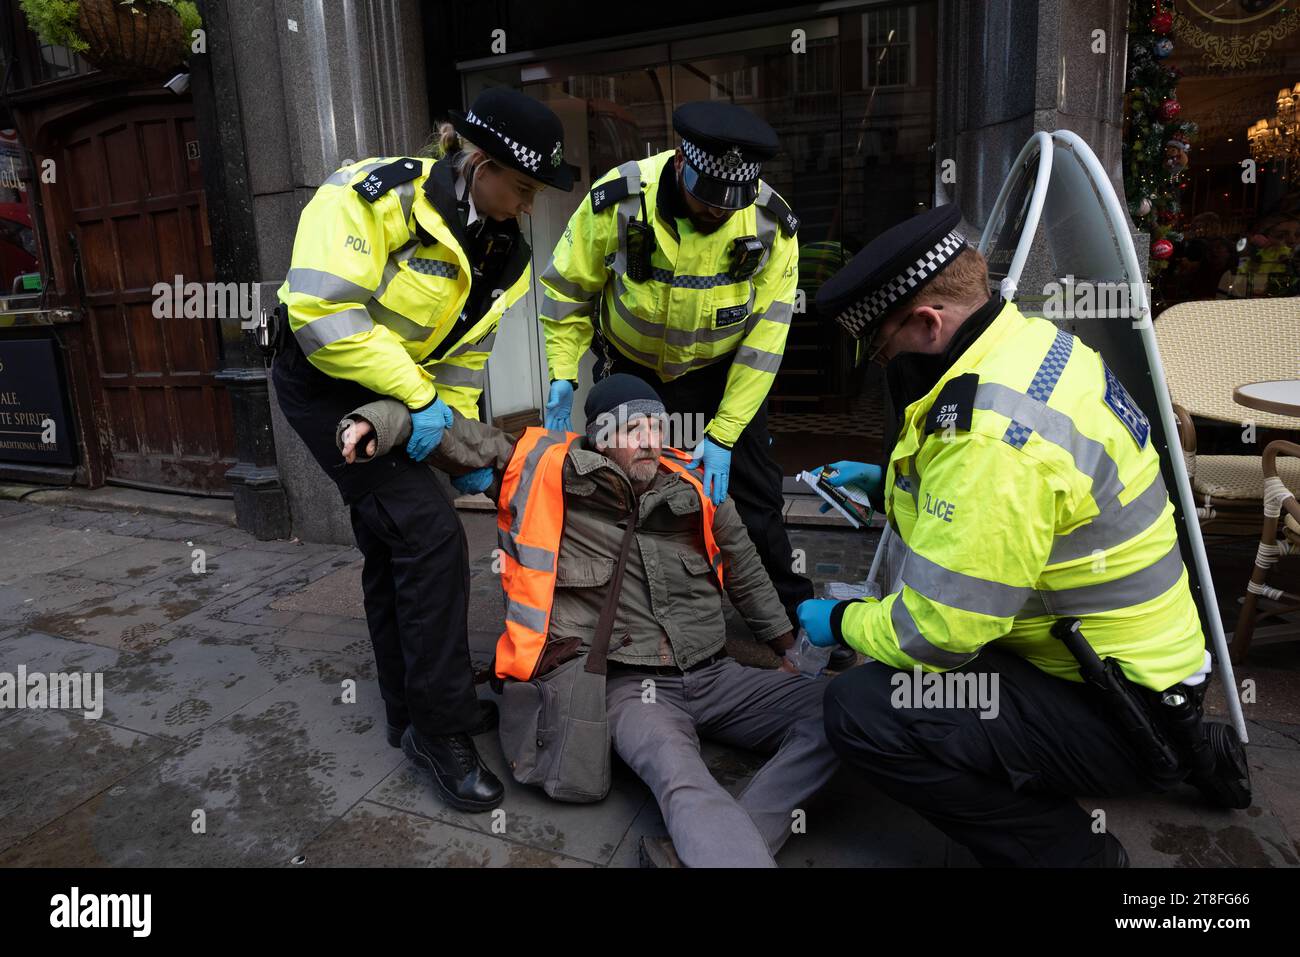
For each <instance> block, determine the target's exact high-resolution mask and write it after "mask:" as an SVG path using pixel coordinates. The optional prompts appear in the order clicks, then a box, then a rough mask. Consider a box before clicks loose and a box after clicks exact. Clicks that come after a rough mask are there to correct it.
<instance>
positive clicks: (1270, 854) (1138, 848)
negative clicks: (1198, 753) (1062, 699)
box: [1079, 751, 1300, 867]
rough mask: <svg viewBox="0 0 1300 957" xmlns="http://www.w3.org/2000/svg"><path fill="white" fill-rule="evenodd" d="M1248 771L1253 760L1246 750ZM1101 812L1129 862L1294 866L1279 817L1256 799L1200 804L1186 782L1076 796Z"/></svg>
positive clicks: (1298, 862) (1290, 845)
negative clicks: (1238, 804)
mask: <svg viewBox="0 0 1300 957" xmlns="http://www.w3.org/2000/svg"><path fill="white" fill-rule="evenodd" d="M1248 755H1249V757H1250V763H1251V773H1252V775H1255V774H1256V773H1257V771H1256V769H1257V768H1258V767H1259V761H1258V759H1257V758H1256V756H1255V754H1254V753H1253V751H1250V752H1248ZM1079 804H1080V806H1081V807H1083V808H1084V810H1086V811H1089V812H1090V813H1091V812H1093V811H1095V810H1097V809H1100V810H1103V811H1105V813H1106V827H1107V829H1108V830H1109V831H1110V832H1111V833H1112V834H1114V835H1115V836H1116V837H1117V838H1119V839H1120V840H1121V841H1122V842H1123V843H1124V848H1125V850H1127V851H1128V856H1129V860H1130V861H1131V862H1132V865H1133V866H1134V867H1297V866H1300V856H1298V855H1297V851H1296V847H1295V842H1294V841H1293V840H1292V839H1291V838H1290V837H1288V835H1287V832H1286V829H1285V827H1284V825H1283V823H1282V821H1281V820H1280V819H1279V818H1278V817H1277V816H1276V815H1275V814H1274V813H1273V812H1272V811H1271V810H1270V809H1269V808H1268V807H1267V806H1265V805H1263V804H1261V803H1260V802H1258V801H1256V802H1255V803H1254V804H1253V805H1252V806H1251V807H1249V808H1247V809H1245V810H1244V811H1230V810H1223V809H1219V808H1214V807H1211V806H1209V805H1208V804H1206V802H1205V801H1204V800H1202V799H1201V797H1200V795H1199V794H1198V793H1197V792H1196V791H1195V790H1194V789H1192V788H1191V787H1180V788H1178V789H1177V790H1175V791H1171V792H1169V793H1167V794H1163V795H1143V796H1140V797H1133V798H1123V799H1117V798H1086V797H1085V798H1080V799H1079Z"/></svg>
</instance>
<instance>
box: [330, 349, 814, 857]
mask: <svg viewBox="0 0 1300 957" xmlns="http://www.w3.org/2000/svg"><path fill="white" fill-rule="evenodd" d="M586 413H587V422H588V427H587V436H586V438H585V439H581V438H579V439H577V440H576V441H573V442H572V444H570V445H569V449H568V452H567V455H566V456H565V459H564V463H563V506H564V523H563V531H562V533H561V536H560V541H559V543H558V546H559V547H558V549H556V552H557V553H558V556H559V559H558V568H557V575H556V582H555V585H556V587H555V589H554V598H553V599H552V604H551V607H550V608H549V609H546V610H544V611H548V612H549V626H548V630H547V634H546V639H545V645H544V647H543V649H542V650H541V653H540V658H539V660H540V662H541V664H540V665H539V666H538V670H539V671H544V670H545V669H546V665H547V662H549V661H552V660H556V659H560V660H563V658H564V649H572V650H576V649H577V648H578V647H580V646H585V645H586V643H588V642H589V641H590V640H591V637H592V634H593V632H594V631H595V628H596V621H597V618H598V617H599V615H600V611H601V608H602V606H603V605H604V602H605V597H606V590H605V588H603V587H601V586H602V585H608V583H609V580H610V575H611V571H612V569H613V567H614V564H615V562H616V560H617V558H618V555H619V552H620V545H621V541H622V538H623V529H622V528H620V527H619V522H620V520H623V519H624V518H625V517H626V516H627V515H628V514H629V512H630V511H631V509H632V508H633V507H635V508H636V509H637V516H638V518H637V530H636V533H635V534H636V544H637V545H638V547H637V548H633V549H631V550H630V552H629V557H628V561H627V566H626V572H625V577H624V579H623V584H622V589H621V593H620V595H619V599H618V611H617V615H616V617H615V621H614V630H613V633H612V634H613V638H612V641H611V644H610V651H609V669H608V679H607V683H606V702H607V707H608V712H609V723H610V734H611V737H612V739H613V745H614V749H615V750H616V751H617V752H618V754H619V755H620V756H621V757H622V758H623V760H624V761H626V762H627V763H628V765H629V766H630V767H631V768H632V769H633V770H634V771H635V772H636V773H637V775H638V776H640V778H641V779H642V780H643V781H645V783H646V784H647V785H649V787H650V790H651V791H652V792H653V793H654V796H655V799H656V800H657V801H658V802H659V808H660V810H661V811H662V812H663V816H664V821H665V822H666V824H667V826H668V833H669V835H670V836H671V838H672V845H673V848H675V851H676V855H677V857H678V858H680V860H681V862H682V863H684V864H686V865H687V866H691V867H696V866H710V867H772V866H774V862H773V855H774V854H775V853H776V851H777V850H778V849H779V848H780V847H781V845H782V844H784V843H785V840H786V838H787V837H789V835H790V833H791V823H792V812H793V811H794V810H795V809H796V808H799V807H800V806H801V805H802V802H803V801H804V800H805V799H807V798H808V797H809V796H811V795H812V794H813V793H814V792H816V791H817V790H818V789H819V788H820V787H821V786H822V785H823V784H825V783H826V781H827V780H828V779H829V778H830V776H831V775H832V773H833V772H834V771H835V768H836V766H837V763H838V762H837V759H836V757H835V755H834V754H833V753H832V751H831V749H830V747H829V745H828V744H827V741H826V736H825V731H824V729H823V724H822V703H821V702H822V694H823V692H824V690H825V682H824V681H823V679H820V678H819V679H809V678H806V677H804V676H802V675H799V674H792V673H790V672H789V671H787V670H784V669H780V670H771V669H765V668H751V667H745V666H742V665H740V664H739V663H737V662H736V661H735V660H733V659H731V658H729V657H728V656H727V654H726V651H725V647H724V646H725V631H726V627H725V622H724V619H723V612H722V594H721V590H720V588H719V584H718V578H717V577H715V575H717V573H716V572H715V571H714V564H713V562H712V561H711V560H710V552H711V551H712V546H714V545H716V549H717V557H718V558H719V560H720V571H721V576H720V577H721V579H722V581H723V583H724V587H725V588H726V591H727V595H728V597H729V598H730V600H731V602H732V604H733V605H734V606H735V607H736V609H737V611H739V612H740V614H741V616H743V617H744V619H745V621H746V623H747V624H748V625H749V627H750V629H751V631H752V632H753V633H754V637H755V638H756V639H757V640H759V641H763V642H767V643H768V644H769V646H771V647H772V648H773V650H774V651H776V652H777V653H778V654H784V651H785V650H786V649H787V648H789V647H791V645H792V644H793V636H792V634H791V632H790V621H789V618H788V616H787V615H786V612H785V609H784V608H783V607H782V605H781V599H780V598H779V597H778V596H777V593H776V589H775V588H774V587H773V586H772V583H771V581H770V579H769V578H768V576H767V573H766V572H765V571H764V569H763V565H762V563H761V561H760V560H759V557H758V554H757V552H756V551H755V550H754V545H753V543H752V542H751V541H750V538H749V534H748V533H747V532H746V530H745V526H744V524H743V523H742V522H741V521H740V517H739V515H738V514H737V512H736V508H735V506H734V505H733V504H732V502H731V501H730V500H726V501H724V502H723V503H722V504H721V505H720V506H718V507H717V509H716V510H714V509H713V507H712V504H711V503H710V502H708V499H707V497H705V496H703V495H702V494H701V493H700V492H699V489H698V483H697V482H694V481H692V479H690V478H688V477H687V475H686V474H683V471H684V470H678V469H675V468H672V467H670V466H669V465H668V464H667V463H666V462H665V461H661V452H662V447H661V439H660V435H661V431H662V421H663V414H664V406H663V404H662V403H661V402H660V401H659V397H658V396H657V395H656V394H655V392H654V390H653V389H652V388H651V387H650V386H649V385H648V384H647V383H645V382H644V381H642V380H641V379H639V378H637V377H636V376H630V375H622V374H620V375H613V376H610V377H609V378H607V379H604V380H602V381H601V382H600V383H598V384H597V385H596V386H595V387H594V388H593V389H592V390H591V392H590V393H589V395H588V397H587V402H586ZM409 419H410V416H409V414H408V411H407V409H406V407H405V406H404V405H402V404H401V403H399V402H395V401H390V400H385V401H382V402H374V403H371V404H369V405H366V406H363V407H362V408H360V409H357V410H356V411H355V412H353V413H352V414H351V415H350V416H349V417H348V418H346V419H344V421H343V422H341V423H339V433H338V435H339V445H340V448H342V450H343V453H344V457H345V458H346V459H347V460H348V461H353V460H355V459H357V458H358V457H359V453H360V451H361V450H363V449H364V451H365V453H366V456H365V457H369V456H373V455H383V454H384V453H385V452H386V451H387V450H388V449H389V448H391V447H392V446H394V445H396V444H397V443H399V442H404V441H405V437H406V434H407V432H408V431H409V428H410V425H409ZM372 433H373V437H372ZM563 436H564V433H560V432H551V433H548V437H554V439H556V440H562V438H563ZM569 438H570V439H572V438H574V437H573V436H572V435H570V436H569ZM515 441H516V440H515V439H513V438H512V437H511V436H508V435H506V434H505V433H503V432H501V431H500V430H498V429H495V428H493V427H492V426H490V425H486V424H484V423H481V422H475V421H471V420H468V419H464V418H461V417H459V416H457V417H456V421H455V423H454V425H453V426H452V427H451V428H449V429H448V430H447V432H446V433H445V435H444V437H443V440H442V442H441V444H440V445H439V446H438V448H437V450H436V451H435V453H434V455H433V456H431V458H430V462H431V463H432V464H434V465H435V466H436V467H438V468H442V469H446V470H449V471H451V472H452V473H453V474H455V473H458V472H466V471H468V470H472V469H480V470H483V473H482V481H481V482H480V484H479V487H480V488H483V489H485V490H489V494H495V493H496V491H497V488H498V485H497V482H498V480H499V477H500V475H501V473H503V472H504V471H505V469H506V467H507V466H508V465H509V464H510V461H511V458H512V456H513V454H514V445H515ZM539 446H540V443H539ZM530 458H531V457H530ZM488 470H491V471H490V472H489V471H488ZM489 484H490V489H489ZM533 494H540V493H539V492H538V490H537V489H536V488H535V487H534V489H533ZM710 513H712V520H711V524H710V525H709V530H711V532H712V541H711V542H708V543H707V544H706V536H705V535H704V534H703V532H704V530H705V528H704V525H703V523H704V521H706V520H707V519H708V517H709V514H710ZM506 640H507V639H506V638H505V637H503V645H502V646H498V647H499V650H498V666H499V667H500V664H501V658H502V654H501V648H502V647H503V646H504V643H505V642H506ZM569 653H570V654H571V653H572V651H570V652H569ZM647 678H650V679H653V685H652V686H647V685H643V682H645V681H646V679H647ZM647 687H653V689H654V694H653V695H652V696H647V695H646V688H647ZM701 735H703V736H704V737H707V738H710V739H713V740H716V741H719V742H722V743H724V744H728V745H734V746H737V747H742V748H749V749H753V750H756V751H762V752H766V753H770V754H773V757H772V758H771V759H770V760H769V761H768V762H767V763H766V764H765V765H764V766H763V767H762V769H760V770H759V772H758V773H757V774H756V775H755V776H754V778H753V780H751V781H750V783H749V785H748V786H747V787H746V788H745V789H744V790H743V791H742V792H741V793H740V795H739V796H738V797H736V798H733V797H731V795H730V794H728V793H727V791H726V790H725V789H724V788H723V787H722V785H720V784H719V783H718V782H717V781H715V780H714V778H713V776H712V775H711V774H710V773H709V770H708V768H707V767H706V766H705V764H704V761H703V759H702V758H701V757H700V736H701ZM671 850H672V848H668V847H664V846H663V845H661V844H654V843H650V844H647V843H643V845H642V855H643V859H645V858H649V862H650V863H661V862H665V861H668V862H671V858H672V855H671V853H670V852H671Z"/></svg>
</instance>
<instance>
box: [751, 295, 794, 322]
mask: <svg viewBox="0 0 1300 957" xmlns="http://www.w3.org/2000/svg"><path fill="white" fill-rule="evenodd" d="M793 316H794V306H793V305H791V304H790V303H788V302H782V301H781V300H780V299H777V300H776V301H775V302H773V303H772V305H770V306H768V307H767V312H764V313H762V314H761V315H759V316H758V317H757V318H758V319H766V320H767V321H768V322H775V323H778V324H779V325H782V326H788V325H790V319H791V318H792V317H793Z"/></svg>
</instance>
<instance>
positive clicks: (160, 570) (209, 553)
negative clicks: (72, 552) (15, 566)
mask: <svg viewBox="0 0 1300 957" xmlns="http://www.w3.org/2000/svg"><path fill="white" fill-rule="evenodd" d="M196 549H201V550H202V552H203V556H201V557H202V558H203V559H204V561H205V562H206V564H207V567H208V569H209V572H210V571H211V570H212V569H213V567H214V565H215V563H214V562H213V559H214V558H215V557H216V556H218V555H221V554H222V553H223V552H226V551H228V550H229V549H228V548H223V547H222V546H219V545H197V544H196V545H193V546H191V545H188V544H186V543H185V542H184V541H177V542H173V541H158V540H156V539H141V540H139V541H137V542H135V543H134V544H131V545H128V546H126V547H125V548H119V549H117V550H116V551H113V552H109V553H108V554H105V555H100V556H98V557H96V558H89V559H87V560H86V561H84V562H78V563H77V564H75V565H69V566H67V567H66V568H64V569H62V571H61V574H62V575H65V576H70V577H77V578H89V579H92V580H94V581H100V582H116V583H118V584H123V585H135V584H142V583H144V582H149V581H154V580H156V579H159V578H168V579H171V580H173V581H180V580H184V579H187V578H190V577H191V576H194V575H195V574H196V573H195V572H194V568H195V567H196V566H195V562H196V561H198V560H199V557H198V556H195V554H194V552H195V551H196ZM197 567H203V566H202V565H199V566H197Z"/></svg>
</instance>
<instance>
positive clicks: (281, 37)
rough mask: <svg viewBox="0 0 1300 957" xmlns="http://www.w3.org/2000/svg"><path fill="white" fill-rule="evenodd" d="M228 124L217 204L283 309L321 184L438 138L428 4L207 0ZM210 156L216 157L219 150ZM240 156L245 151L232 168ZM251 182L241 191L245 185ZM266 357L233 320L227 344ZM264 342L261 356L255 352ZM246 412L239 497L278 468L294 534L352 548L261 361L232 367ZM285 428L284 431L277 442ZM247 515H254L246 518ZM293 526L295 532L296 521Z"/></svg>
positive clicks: (242, 271) (223, 124)
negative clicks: (302, 223)
mask: <svg viewBox="0 0 1300 957" xmlns="http://www.w3.org/2000/svg"><path fill="white" fill-rule="evenodd" d="M204 7H206V9H205V10H204V11H203V12H204V14H205V18H206V19H208V22H209V25H210V29H209V63H210V66H211V70H212V73H213V77H214V84H213V85H214V88H215V95H214V103H215V113H216V114H219V118H218V119H217V121H216V123H215V125H216V127H217V128H218V129H219V130H220V136H221V139H222V140H223V142H224V143H225V144H226V147H227V149H228V150H229V152H230V153H231V154H235V153H238V154H241V159H242V169H241V170H239V171H237V172H238V175H235V174H232V176H231V181H228V182H227V184H226V185H227V189H226V191H225V192H224V193H223V194H222V195H221V198H220V199H219V200H217V202H216V203H215V204H214V199H215V198H216V197H214V190H212V189H210V190H209V192H208V202H209V209H210V213H211V215H212V216H213V218H214V220H215V219H216V218H217V216H218V211H217V210H214V209H213V208H212V207H213V206H214V205H218V206H219V207H220V209H219V213H220V216H221V217H222V218H224V219H225V220H226V222H227V227H226V228H227V229H228V231H229V232H230V234H231V236H232V240H233V241H234V245H236V246H238V248H239V249H240V250H241V252H242V255H241V256H240V257H237V262H238V270H237V275H236V278H239V279H242V280H244V281H251V280H253V279H255V280H256V281H259V282H260V283H261V284H262V285H261V289H262V303H263V305H264V306H267V307H268V308H273V307H274V305H275V302H276V297H275V291H276V289H278V288H279V286H280V284H281V282H282V281H283V279H284V275H285V273H286V272H287V271H288V269H289V260H290V257H291V253H292V250H293V239H294V233H295V231H296V228H297V224H298V215H299V213H300V212H301V211H302V208H303V207H304V206H305V205H306V204H307V202H308V200H310V199H311V196H312V194H313V193H314V192H315V190H316V187H317V186H318V185H319V184H320V182H321V181H322V180H323V179H325V177H326V176H328V175H329V173H331V172H332V171H333V170H335V169H336V168H338V167H339V166H340V165H342V164H344V163H345V162H349V161H352V160H358V159H362V158H364V157H367V156H385V155H397V154H402V153H410V152H415V151H418V150H419V149H420V148H421V147H422V146H424V144H425V142H426V140H427V137H428V134H429V109H428V103H427V99H426V96H425V84H424V58H423V39H422V35H421V24H420V10H419V2H418V0H229V2H226V3H221V4H217V3H211V2H209V3H205V4H204ZM205 155H206V154H205ZM227 165H230V166H235V165H240V164H237V163H235V162H234V161H233V160H232V161H231V163H229V164H227ZM232 182H233V185H234V186H236V187H237V188H234V189H231V188H229V187H230V186H231V185H232ZM236 332H238V338H239V340H240V345H239V346H238V347H237V351H240V352H241V354H242V355H244V356H249V355H256V349H255V348H254V347H253V345H252V342H251V339H250V338H249V336H248V335H247V334H246V333H243V332H242V330H232V331H231V336H230V337H229V339H228V343H227V348H228V349H230V348H231V347H232V346H234V343H233V340H234V339H235V338H237V336H236ZM249 350H251V353H250V352H249ZM223 380H224V381H226V383H227V386H228V387H229V388H231V395H232V398H235V397H236V396H237V395H239V394H240V392H241V390H242V391H243V392H244V393H246V394H247V395H248V404H249V405H250V406H255V407H256V408H255V409H252V408H250V409H249V410H248V411H247V412H246V413H241V412H240V411H239V410H238V409H237V410H236V423H237V425H239V426H240V428H245V426H244V425H242V424H241V423H243V422H244V421H245V420H247V421H248V422H249V423H250V424H249V425H247V428H248V430H249V436H250V438H252V437H255V441H253V442H252V443H251V446H250V449H249V454H250V455H251V456H253V458H250V459H248V460H247V461H246V460H245V455H244V452H243V450H242V448H241V453H240V464H239V466H237V467H236V468H235V469H233V470H232V472H231V475H230V476H229V477H230V478H231V481H232V483H234V484H235V487H236V501H237V502H238V501H239V500H240V497H241V493H240V489H241V488H243V489H244V490H245V494H244V495H243V497H244V498H245V499H250V500H252V499H253V498H254V497H255V496H256V495H259V494H261V493H262V492H263V491H265V488H266V483H267V482H269V481H270V479H271V476H272V474H273V473H278V474H276V477H275V482H276V485H277V487H281V488H282V490H283V491H282V495H284V496H287V501H288V512H289V514H290V516H291V518H292V533H293V534H294V535H297V536H298V537H299V538H302V539H303V540H305V541H327V542H335V543H339V544H351V542H352V528H351V524H350V521H349V519H348V514H347V510H346V509H345V508H344V507H343V504H342V501H341V499H340V497H339V494H338V491H337V489H336V487H335V485H334V483H333V482H331V481H330V480H329V478H328V477H327V476H326V475H325V474H324V473H323V472H322V471H321V469H320V467H319V466H318V465H317V464H316V461H315V460H314V459H313V458H312V457H311V455H310V453H308V451H307V449H306V447H305V446H304V445H303V443H302V441H301V440H300V439H299V438H298V436H297V434H296V433H294V431H293V430H292V429H291V428H290V427H289V425H288V423H287V422H285V420H284V417H283V416H282V415H281V414H280V410H279V406H278V404H277V403H276V402H275V397H274V390H273V388H272V389H268V388H267V385H268V380H267V377H266V374H265V369H264V367H263V365H262V363H261V362H260V360H257V361H252V360H249V361H247V362H244V363H242V364H241V365H240V366H239V367H238V369H237V370H231V371H230V372H229V374H223ZM272 437H273V438H272ZM240 522H241V525H242V524H243V518H242V517H241V519H240ZM286 533H287V529H286Z"/></svg>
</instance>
